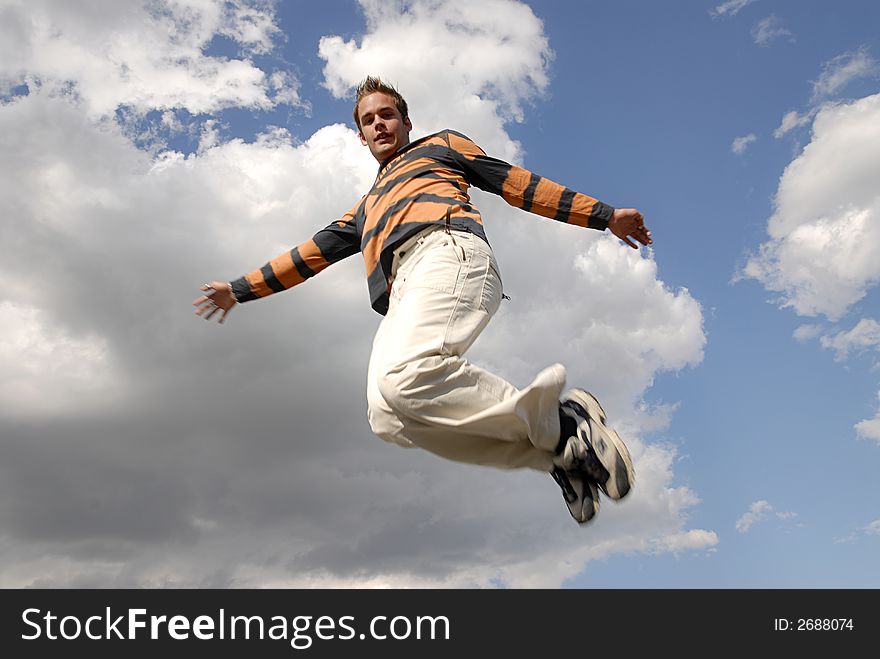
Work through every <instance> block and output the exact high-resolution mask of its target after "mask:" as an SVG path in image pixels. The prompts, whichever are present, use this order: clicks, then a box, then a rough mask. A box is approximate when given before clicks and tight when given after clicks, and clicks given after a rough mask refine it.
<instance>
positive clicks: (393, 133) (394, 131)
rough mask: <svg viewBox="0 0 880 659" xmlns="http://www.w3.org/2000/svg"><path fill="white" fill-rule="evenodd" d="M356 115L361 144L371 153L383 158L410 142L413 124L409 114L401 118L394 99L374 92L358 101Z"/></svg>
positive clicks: (378, 158) (385, 158) (377, 158)
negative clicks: (358, 119) (359, 122)
mask: <svg viewBox="0 0 880 659" xmlns="http://www.w3.org/2000/svg"><path fill="white" fill-rule="evenodd" d="M358 117H360V120H361V132H360V133H359V134H358V136H359V137H360V138H361V144H363V145H364V146H368V147H370V153H372V154H373V157H374V158H375V159H376V160H378V161H379V162H382V161H383V160H387V159H388V158H390V157H391V156H392V155H394V153H395V152H396V151H398V150H399V149H402V148H403V147H405V146H406V145H407V144H409V132H410V131H411V130H412V124H411V123H410V120H409V117H407V118H406V119H404V118H403V117H402V116H400V111H399V110H398V109H397V106H395V105H394V99H393V98H391V97H390V96H388V95H387V94H383V93H382V92H375V93H373V94H370V95H369V96H364V97H363V98H362V99H361V102H360V103H358Z"/></svg>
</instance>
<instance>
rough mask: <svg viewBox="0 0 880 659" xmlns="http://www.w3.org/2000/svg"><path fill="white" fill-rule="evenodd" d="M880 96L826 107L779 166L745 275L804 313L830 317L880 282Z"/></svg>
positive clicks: (843, 310) (783, 302) (845, 309)
mask: <svg viewBox="0 0 880 659" xmlns="http://www.w3.org/2000/svg"><path fill="white" fill-rule="evenodd" d="M878 180H880V95H874V96H868V97H865V98H862V99H859V100H857V101H854V102H852V103H846V104H840V105H836V106H828V107H825V108H823V109H822V110H820V111H819V112H818V114H817V115H816V119H815V121H814V123H813V133H812V141H811V142H810V144H808V145H807V146H806V147H805V148H804V150H803V152H802V153H801V154H800V155H799V156H798V157H797V158H795V160H794V161H793V162H792V163H790V164H789V165H788V166H787V167H786V169H785V172H784V173H783V175H782V177H781V179H780V181H779V187H778V189H777V192H776V196H775V199H774V206H775V209H774V213H773V216H772V217H771V218H770V221H769V223H768V227H767V228H768V233H769V234H770V239H769V240H768V241H767V242H765V243H764V244H763V245H761V246H760V248H759V250H758V253H757V254H756V255H754V256H752V257H751V258H750V259H749V260H748V263H747V264H746V266H745V268H744V269H743V272H742V273H741V274H742V276H745V277H753V278H755V279H758V280H759V281H760V282H761V283H762V284H763V285H764V287H765V288H767V289H768V290H770V291H773V292H775V293H779V294H780V297H779V301H780V303H781V304H782V305H783V306H789V307H792V308H794V310H795V311H796V312H797V313H798V314H799V315H802V316H818V315H825V316H826V317H827V318H829V319H830V320H832V321H834V320H837V319H839V318H840V317H841V316H843V315H844V314H845V313H846V312H847V311H848V310H849V309H850V308H851V307H852V305H853V304H855V303H856V302H858V301H859V300H860V299H862V298H863V297H864V296H865V294H866V293H867V291H868V290H869V289H871V288H872V287H874V286H875V285H876V284H877V282H878V281H880V260H878V259H877V258H876V253H875V249H874V246H875V245H877V244H880V193H878V190H877V186H876V182H877V181H878Z"/></svg>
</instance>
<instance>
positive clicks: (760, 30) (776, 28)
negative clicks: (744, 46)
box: [752, 16, 794, 46]
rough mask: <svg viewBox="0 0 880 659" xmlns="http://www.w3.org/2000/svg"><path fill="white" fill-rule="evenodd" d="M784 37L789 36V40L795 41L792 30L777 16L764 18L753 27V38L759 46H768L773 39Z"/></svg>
mask: <svg viewBox="0 0 880 659" xmlns="http://www.w3.org/2000/svg"><path fill="white" fill-rule="evenodd" d="M783 37H789V39H788V40H789V41H794V35H793V34H792V32H791V30H789V29H788V28H785V27H783V26H782V21H781V20H780V19H779V18H778V17H776V16H768V17H767V18H764V19H762V20H760V21H758V22H757V23H755V26H754V27H753V28H752V38H753V39H754V40H755V43H756V44H758V45H759V46H768V45H770V43H771V42H772V41H774V40H776V39H781V38H783Z"/></svg>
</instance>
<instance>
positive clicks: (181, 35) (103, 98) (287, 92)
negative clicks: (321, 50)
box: [0, 0, 300, 117]
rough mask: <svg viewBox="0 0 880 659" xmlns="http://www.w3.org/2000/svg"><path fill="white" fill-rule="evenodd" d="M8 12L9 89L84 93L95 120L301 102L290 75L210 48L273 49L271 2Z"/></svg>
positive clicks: (63, 5) (0, 33)
mask: <svg viewBox="0 0 880 659" xmlns="http://www.w3.org/2000/svg"><path fill="white" fill-rule="evenodd" d="M0 12H2V16H3V20H2V21H0V44H3V43H4V42H5V44H6V47H5V48H2V49H0V93H3V92H4V91H6V90H8V89H10V88H12V87H13V86H15V85H18V84H21V83H27V85H28V86H29V87H30V88H31V89H36V88H44V89H46V90H47V91H51V92H52V93H54V94H64V95H73V96H75V97H76V98H79V99H80V100H81V101H82V103H83V104H84V105H83V107H84V108H85V109H86V110H87V112H88V113H89V115H90V116H92V117H100V116H105V115H110V114H112V113H113V112H114V111H115V110H116V109H117V108H118V107H120V106H126V107H129V108H131V109H132V110H134V111H135V112H137V113H144V112H147V111H149V110H154V109H157V110H164V109H169V108H185V109H186V110H188V111H189V112H191V113H193V114H199V113H209V112H213V111H216V110H219V109H221V108H225V107H233V106H242V107H250V108H260V109H268V108H271V107H273V106H274V105H276V104H277V103H289V104H293V105H297V104H299V103H300V100H299V97H298V94H297V85H296V82H295V80H293V79H292V77H291V76H290V74H286V73H281V74H280V75H281V76H286V77H285V78H278V77H276V78H271V77H268V76H267V75H266V74H265V73H264V72H263V71H261V70H260V69H259V68H258V67H256V66H255V65H254V64H253V63H252V62H251V61H250V60H249V59H246V58H245V59H229V58H225V57H212V56H207V55H205V54H204V51H205V49H206V47H207V46H208V45H209V43H210V41H211V39H212V38H213V37H214V36H215V35H218V34H219V35H223V36H226V37H229V38H230V39H232V40H234V41H235V42H236V43H238V44H239V45H240V46H241V47H242V48H243V49H244V50H245V51H246V52H247V53H265V52H267V51H268V50H269V49H270V48H271V47H272V38H273V36H274V35H275V34H276V33H277V31H278V28H277V27H276V26H275V24H274V15H273V10H272V5H271V4H270V3H268V2H262V1H258V2H244V1H241V0H237V1H235V2H228V3H227V2H220V1H219V0H174V2H168V1H161V0H160V1H159V2H155V3H135V2H98V3H91V4H87V5H84V4H82V3H75V4H72V3H69V2H64V1H63V0H56V1H53V0H34V1H33V2H27V3H23V2H21V3H12V4H7V5H6V6H5V7H3V8H2V9H0Z"/></svg>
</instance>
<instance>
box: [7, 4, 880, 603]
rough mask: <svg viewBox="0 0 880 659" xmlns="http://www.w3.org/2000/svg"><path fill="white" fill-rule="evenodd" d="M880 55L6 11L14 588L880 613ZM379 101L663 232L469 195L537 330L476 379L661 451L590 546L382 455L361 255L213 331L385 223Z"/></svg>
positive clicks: (541, 32) (520, 329)
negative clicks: (205, 294)
mask: <svg viewBox="0 0 880 659" xmlns="http://www.w3.org/2000/svg"><path fill="white" fill-rule="evenodd" d="M878 24H880V7H878V6H877V4H876V3H874V2H870V1H868V0H865V1H864V2H859V1H856V0H846V1H843V2H839V3H833V4H832V3H827V2H820V1H802V2H794V1H783V0H778V1H773V0H728V1H726V2H721V1H720V0H714V1H713V0H708V1H705V2H699V1H698V2H687V3H650V2H632V1H629V2H617V3H605V2H550V1H547V2H531V3H524V2H518V1H514V0H481V1H480V2H476V3H475V2H471V1H469V0H468V1H466V0H430V1H429V0H415V1H401V2H395V3H386V2H380V1H379V0H362V1H361V2H355V1H354V0H325V1H324V2H321V3H300V2H278V3H273V2H268V1H262V0H253V1H249V0H234V1H232V2H215V1H212V0H174V1H172V0H151V1H150V2H139V1H136V0H131V1H127V2H117V1H115V0H114V1H111V0H93V1H90V2H86V1H84V2H77V3H70V2H64V1H62V0H57V1H50V0H33V1H31V0H29V1H28V2H24V1H23V0H19V1H16V0H0V218H2V220H0V275H2V278H3V282H4V285H3V286H2V287H0V451H2V454H0V495H2V496H0V585H2V586H4V587H22V586H54V587H60V586H114V587H121V586H221V587H224V586H229V587H231V586H389V585H390V586H414V587H419V586H483V587H498V586H511V587H532V586H541V587H597V586H602V587H865V586H868V587H874V588H876V587H880V570H878V569H877V567H876V556H877V552H878V550H880V488H878V486H877V479H876V473H877V470H878V467H880V368H878V367H880V358H878V353H880V322H878V319H880V304H878V302H880V298H878V295H880V292H878V290H877V285H878V283H880V258H878V257H877V254H876V252H877V250H876V246H877V245H878V244H880V192H878V190H880V187H878V182H880V37H878V33H877V30H876V26H877V25H878ZM367 74H378V75H382V76H384V77H386V78H388V79H389V80H391V81H392V82H394V83H395V84H396V85H397V86H398V87H399V88H400V90H401V91H402V92H403V94H404V95H405V96H406V98H407V100H408V102H409V105H410V109H411V118H412V121H413V124H414V137H419V136H422V135H425V134H428V133H431V132H433V131H436V130H440V129H442V128H446V127H450V128H454V129H456V130H459V131H461V132H464V133H466V134H467V135H469V136H470V137H471V138H473V139H474V140H476V141H477V142H478V143H479V144H481V145H482V146H483V147H484V148H485V149H486V150H487V151H488V152H490V153H492V154H494V155H496V156H498V157H501V158H505V159H507V160H510V161H513V162H516V163H518V164H521V165H523V166H525V167H527V168H529V169H532V170H533V171H535V172H537V173H539V174H541V175H543V176H547V177H549V178H551V179H554V180H556V181H558V182H560V183H564V184H566V185H568V186H569V187H573V188H575V189H578V190H580V191H582V192H584V193H587V194H590V195H593V196H595V197H598V198H600V199H602V200H603V201H605V202H607V203H609V204H611V205H613V206H635V207H638V208H639V209H641V210H642V211H643V212H644V213H645V215H646V217H647V219H648V224H649V226H650V227H651V229H652V230H653V232H654V239H655V243H654V246H653V249H642V250H640V251H639V252H636V251H634V250H631V249H629V248H625V247H623V246H622V245H621V244H620V243H618V241H617V240H616V239H614V238H613V237H612V236H610V235H609V234H607V233H606V234H604V235H602V234H599V233H597V232H591V231H586V230H579V229H577V228H575V227H566V226H561V225H557V224H554V223H552V222H548V221H546V220H544V219H542V218H538V217H536V216H530V215H527V214H525V213H522V212H520V211H518V210H515V209H512V208H510V207H508V206H507V205H506V204H505V203H504V202H503V201H501V200H500V199H498V198H495V197H491V196H489V195H486V194H484V193H481V192H479V191H477V192H475V193H474V199H475V201H476V203H477V204H478V206H480V208H481V209H482V211H483V214H484V217H485V218H486V225H487V232H488V234H489V237H490V240H491V241H492V244H493V246H494V248H495V251H496V254H497V256H498V259H499V261H500V265H501V269H502V272H503V276H504V281H505V292H506V293H507V294H508V295H509V296H510V297H511V299H510V300H509V301H505V302H504V304H503V305H502V308H501V310H500V311H499V313H498V315H497V316H496V318H495V320H494V321H493V323H492V324H491V325H490V327H489V328H488V329H487V330H486V332H485V333H484V334H483V336H482V337H481V338H480V340H479V341H478V342H477V344H476V345H475V346H474V348H473V349H472V352H471V353H469V356H470V357H471V358H472V359H473V360H474V361H476V362H478V363H480V364H482V365H484V366H487V367H489V368H491V369H492V370H495V371H496V372H498V373H499V374H501V375H503V376H505V377H507V378H508V379H509V380H511V381H512V382H513V383H515V384H517V385H519V386H524V385H526V384H528V383H529V382H530V381H531V379H532V378H533V377H534V375H535V374H536V373H537V372H538V371H539V370H541V369H542V368H543V367H545V366H547V365H548V364H550V363H553V362H555V361H561V362H563V363H565V364H566V366H567V367H568V374H569V382H570V384H572V385H580V386H585V387H587V388H589V389H591V390H593V391H595V392H596V393H597V394H598V395H599V396H600V398H601V399H602V400H603V402H605V403H606V409H607V411H608V413H609V416H610V417H611V418H612V420H613V422H614V424H615V425H616V426H617V427H618V428H619V429H620V430H621V431H622V433H623V434H624V435H625V436H626V437H627V438H628V440H629V443H630V446H631V447H632V452H633V456H634V458H635V461H636V470H637V476H638V480H637V486H636V489H635V490H634V492H633V494H632V495H631V496H630V497H629V498H627V499H626V500H625V501H624V502H621V503H619V504H615V503H613V502H610V501H608V500H604V501H603V504H602V509H601V510H600V513H599V517H598V518H597V519H596V521H595V522H594V523H592V524H590V525H588V526H586V527H583V528H580V527H578V526H577V525H576V524H574V523H573V522H572V520H571V519H570V517H569V515H568V512H567V510H566V508H565V505H564V503H563V501H562V498H561V496H560V493H559V491H558V488H557V486H556V485H555V484H554V483H553V482H552V480H551V479H550V477H549V476H547V475H546V474H539V473H537V472H529V471H518V472H502V471H496V470H490V469H485V468H478V467H473V466H468V465H460V464H455V463H451V462H446V461H443V460H442V459H440V458H437V457H435V456H432V455H429V454H427V453H424V452H421V451H418V450H404V449H400V448H398V447H395V446H391V445H388V444H385V443H384V442H382V441H381V440H379V439H378V438H376V437H374V436H372V435H371V433H370V430H369V427H368V425H367V422H366V416H365V414H366V400H365V379H366V367H367V360H368V358H369V349H370V343H371V340H372V336H373V333H374V331H375V329H376V327H377V325H378V322H379V320H380V316H378V315H377V314H376V313H375V312H373V311H372V310H371V309H370V306H369V301H368V297H367V290H366V282H365V281H364V276H363V265H362V262H361V261H360V260H359V258H358V257H353V258H351V259H348V260H347V261H345V262H343V263H340V264H338V265H336V266H334V267H333V268H331V269H329V270H327V271H325V272H324V273H322V274H321V275H320V276H319V277H317V278H315V279H313V280H310V281H309V282H308V283H307V284H306V285H304V286H300V287H297V288H295V289H293V290H291V291H288V292H285V293H283V294H281V295H277V296H274V297H272V298H270V299H268V300H263V301H256V302H252V303H248V304H246V305H242V306H240V307H238V308H236V309H234V310H233V312H232V314H230V316H229V318H228V319H227V322H226V323H225V324H224V325H217V324H216V323H205V322H204V321H203V320H201V319H199V318H197V317H195V316H194V314H193V313H192V307H191V306H190V302H191V301H192V300H193V299H194V298H195V297H196V296H197V295H198V287H199V285H200V284H201V283H202V282H203V281H205V280H208V279H215V278H218V279H232V278H235V277H237V276H239V275H241V274H243V273H244V272H248V271H250V270H252V269H254V268H255V267H258V266H260V265H262V264H263V263H264V262H266V261H267V260H268V259H269V258H272V257H274V256H275V255H277V254H278V253H280V252H281V251H283V250H285V249H287V248H289V247H291V246H293V245H295V244H297V243H299V242H301V241H302V240H304V239H306V238H308V237H310V236H311V235H312V233H313V232H314V231H315V230H317V229H319V228H321V227H323V226H325V225H326V224H327V223H328V222H330V221H331V220H333V219H335V218H337V217H338V216H339V215H340V214H341V213H343V212H345V211H346V210H347V209H348V208H349V207H351V205H352V204H353V203H354V202H355V201H356V200H357V199H358V198H359V197H360V195H361V194H363V193H364V191H366V189H367V188H368V187H369V186H370V184H371V181H372V178H373V177H374V175H375V172H376V167H375V162H374V161H373V160H372V159H371V157H370V156H369V154H368V152H367V151H366V149H364V148H363V147H361V146H360V144H359V142H358V140H357V135H356V133H355V131H354V129H353V126H352V121H351V106H352V92H353V89H354V86H355V85H356V84H357V82H358V81H359V80H361V79H362V78H363V77H365V76H366V75H367ZM535 254H537V255H539V257H538V258H539V259H540V260H539V262H538V263H537V264H536V263H534V262H533V259H534V256H533V255H535ZM530 255H531V256H530ZM530 259H531V260H530Z"/></svg>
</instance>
